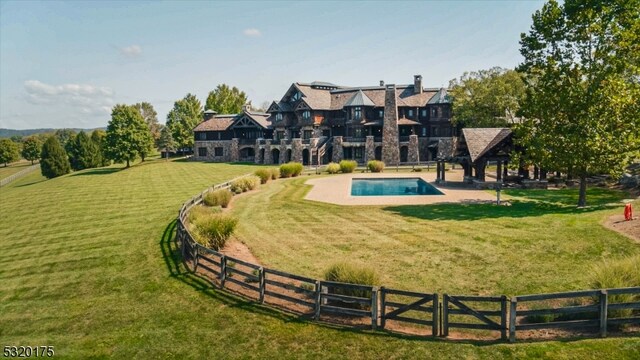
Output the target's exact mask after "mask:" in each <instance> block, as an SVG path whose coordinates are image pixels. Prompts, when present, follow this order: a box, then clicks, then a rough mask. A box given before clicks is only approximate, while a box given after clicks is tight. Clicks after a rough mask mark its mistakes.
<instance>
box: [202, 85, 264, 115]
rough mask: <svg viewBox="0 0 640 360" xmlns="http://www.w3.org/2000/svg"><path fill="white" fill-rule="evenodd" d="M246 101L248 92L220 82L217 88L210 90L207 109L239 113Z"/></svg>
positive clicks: (220, 112) (219, 112) (222, 112)
mask: <svg viewBox="0 0 640 360" xmlns="http://www.w3.org/2000/svg"><path fill="white" fill-rule="evenodd" d="M246 103H247V94H245V93H244V92H243V91H240V90H239V89H238V88H237V87H235V86H234V87H232V88H230V87H229V85H227V84H220V85H218V86H217V87H216V89H215V90H213V91H210V92H209V96H208V97H207V102H206V106H205V109H207V110H213V111H215V112H217V113H218V114H237V113H239V112H240V111H241V110H242V105H244V104H246ZM267 106H268V105H267Z"/></svg>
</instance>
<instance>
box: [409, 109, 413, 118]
mask: <svg viewBox="0 0 640 360" xmlns="http://www.w3.org/2000/svg"><path fill="white" fill-rule="evenodd" d="M409 117H413V109H409Z"/></svg>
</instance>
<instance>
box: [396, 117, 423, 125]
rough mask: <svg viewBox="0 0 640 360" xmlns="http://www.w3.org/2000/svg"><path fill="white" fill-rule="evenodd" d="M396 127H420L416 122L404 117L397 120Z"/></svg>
mask: <svg viewBox="0 0 640 360" xmlns="http://www.w3.org/2000/svg"><path fill="white" fill-rule="evenodd" d="M398 125H414V126H415V125H422V124H420V123H419V122H417V121H414V120H411V119H407V118H406V117H404V116H403V117H401V118H400V119H398Z"/></svg>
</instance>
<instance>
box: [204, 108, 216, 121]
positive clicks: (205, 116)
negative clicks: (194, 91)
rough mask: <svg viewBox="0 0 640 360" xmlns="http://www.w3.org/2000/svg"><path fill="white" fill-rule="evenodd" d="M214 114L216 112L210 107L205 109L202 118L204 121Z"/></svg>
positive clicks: (211, 117)
mask: <svg viewBox="0 0 640 360" xmlns="http://www.w3.org/2000/svg"><path fill="white" fill-rule="evenodd" d="M216 114H217V113H216V112H215V111H213V110H211V109H207V110H206V111H205V112H204V120H205V121H206V120H211V119H213V117H214V116H216Z"/></svg>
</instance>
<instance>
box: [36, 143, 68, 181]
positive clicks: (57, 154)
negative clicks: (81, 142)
mask: <svg viewBox="0 0 640 360" xmlns="http://www.w3.org/2000/svg"><path fill="white" fill-rule="evenodd" d="M40 171H41V172H42V175H43V176H45V177H46V178H47V179H53V178H54V177H58V176H61V175H64V174H68V173H69V172H71V165H70V164H69V156H68V155H67V153H66V152H65V151H64V148H63V147H62V145H60V142H59V141H58V137H57V136H50V137H49V138H48V139H47V140H46V141H45V142H44V145H42V153H41V154H40Z"/></svg>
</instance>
